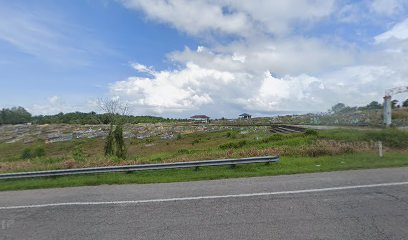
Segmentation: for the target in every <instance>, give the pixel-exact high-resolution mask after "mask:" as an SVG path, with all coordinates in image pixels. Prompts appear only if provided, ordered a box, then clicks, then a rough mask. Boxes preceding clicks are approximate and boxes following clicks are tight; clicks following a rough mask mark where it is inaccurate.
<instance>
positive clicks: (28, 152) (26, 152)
mask: <svg viewBox="0 0 408 240" xmlns="http://www.w3.org/2000/svg"><path fill="white" fill-rule="evenodd" d="M32 157H33V154H32V153H31V149H29V148H25V149H24V150H23V152H22V153H21V158H22V159H29V158H32Z"/></svg>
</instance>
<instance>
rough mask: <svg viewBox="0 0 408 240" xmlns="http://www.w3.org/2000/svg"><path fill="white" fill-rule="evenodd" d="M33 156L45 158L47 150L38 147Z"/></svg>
mask: <svg viewBox="0 0 408 240" xmlns="http://www.w3.org/2000/svg"><path fill="white" fill-rule="evenodd" d="M33 156H34V157H43V156H45V149H44V148H43V147H36V148H35V149H34V150H33Z"/></svg>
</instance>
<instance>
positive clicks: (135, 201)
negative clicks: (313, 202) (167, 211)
mask: <svg viewBox="0 0 408 240" xmlns="http://www.w3.org/2000/svg"><path fill="white" fill-rule="evenodd" d="M401 185H408V182H393V183H378V184H368V185H354V186H343V187H330V188H316V189H304V190H293V191H281V192H261V193H246V194H234V195H219V196H198V197H183V198H164V199H148V200H129V201H111V202H66V203H47V204H37V205H21V206H8V207H0V210H11V209H27V208H46V207H59V206H89V205H127V204H141V203H158V202H176V201H193V200H205V199H222V198H240V197H256V196H272V195H285V194H297V193H315V192H327V191H338V190H348V189H361V188H374V187H389V186H401Z"/></svg>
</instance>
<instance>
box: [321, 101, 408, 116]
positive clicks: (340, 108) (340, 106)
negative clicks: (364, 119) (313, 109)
mask: <svg viewBox="0 0 408 240" xmlns="http://www.w3.org/2000/svg"><path fill="white" fill-rule="evenodd" d="M401 106H402V107H408V99H407V100H405V101H403V102H402V103H401V104H398V100H392V101H391V107H392V108H400V107H401ZM382 108H383V105H382V104H381V103H379V102H377V101H372V102H370V103H369V104H367V105H366V106H362V107H350V106H346V105H345V104H344V103H337V104H336V105H334V106H333V107H332V108H331V109H330V110H329V112H332V113H346V112H351V111H357V110H360V111H362V110H373V109H382Z"/></svg>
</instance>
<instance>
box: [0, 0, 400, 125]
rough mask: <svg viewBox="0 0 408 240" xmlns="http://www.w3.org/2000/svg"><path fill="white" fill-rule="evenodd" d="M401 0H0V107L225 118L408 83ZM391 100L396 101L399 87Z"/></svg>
mask: <svg viewBox="0 0 408 240" xmlns="http://www.w3.org/2000/svg"><path fill="white" fill-rule="evenodd" d="M407 7H408V3H406V1H402V0H372V1H368V0H366V1H351V0H350V1H344V0H343V1H341V0H339V1H336V0H288V1H284V2H280V1H267V0H261V1H259V2H257V3H253V2H252V1H229V0H220V1H213V0H197V1H187V0H169V1H164V0H149V1H147V0H74V1H73V0H59V1H51V0H33V1H23V0H14V1H7V0H0V17H1V18H2V19H3V20H2V21H1V22H0V86H1V88H0V107H12V106H23V107H25V108H27V109H28V110H29V111H31V112H32V113H34V114H53V113H58V112H61V111H62V112H71V111H98V107H97V103H96V100H97V99H98V98H120V99H122V100H123V101H124V102H127V103H128V104H129V105H130V106H131V110H132V113H133V114H137V115H139V114H142V115H145V114H149V115H162V116H167V117H188V116H190V115H191V114H201V113H202V114H207V115H210V116H214V117H222V116H226V117H231V116H235V115H237V114H240V113H242V112H251V113H253V114H254V115H259V116H261V115H270V114H272V113H273V112H276V111H325V110H327V109H328V108H329V107H330V106H332V105H334V104H335V103H337V102H344V103H346V104H349V105H361V104H367V103H368V102H370V101H372V100H377V101H381V97H382V96H383V95H384V91H385V89H387V88H392V87H396V86H402V85H408V80H407V78H405V76H407V73H408V69H407V67H406V66H405V65H406V64H405V63H406V61H407V60H408V59H407V58H408V56H407V50H408V18H407V16H408V14H407V13H408V11H407ZM396 98H397V99H400V100H402V99H405V98H408V96H407V95H406V94H402V95H400V96H396Z"/></svg>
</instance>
